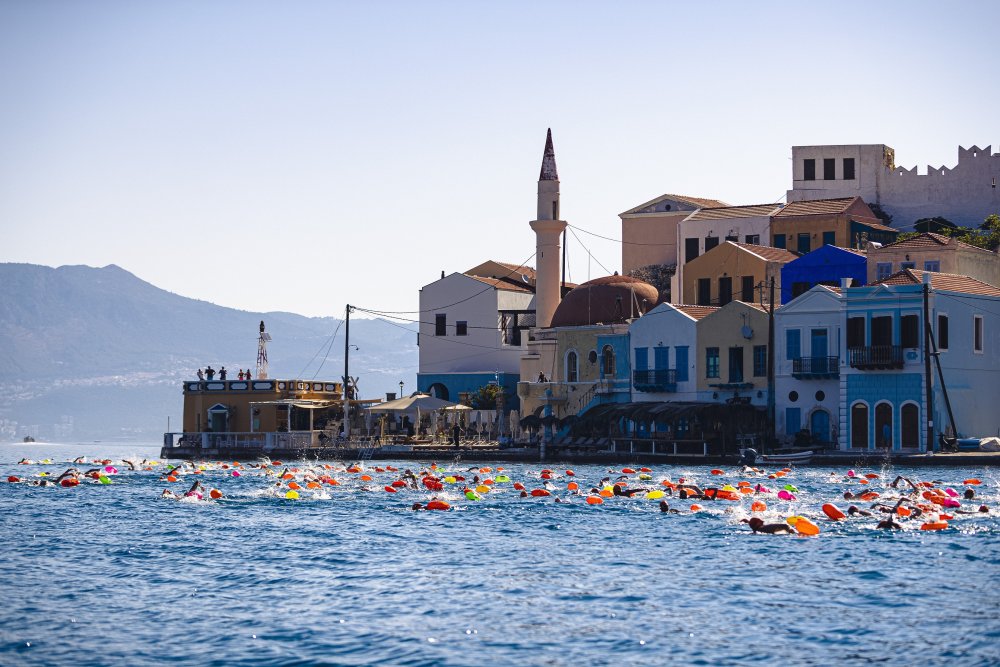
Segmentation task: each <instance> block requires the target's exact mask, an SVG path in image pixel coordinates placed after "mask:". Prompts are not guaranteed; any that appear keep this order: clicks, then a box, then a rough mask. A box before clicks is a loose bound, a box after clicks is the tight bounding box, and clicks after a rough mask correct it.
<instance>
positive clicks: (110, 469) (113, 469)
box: [104, 466, 118, 474]
mask: <svg viewBox="0 0 1000 667" xmlns="http://www.w3.org/2000/svg"><path fill="white" fill-rule="evenodd" d="M104 472H110V473H111V474H114V473H116V472H118V468H116V467H114V466H104Z"/></svg>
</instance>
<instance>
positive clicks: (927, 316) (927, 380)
mask: <svg viewBox="0 0 1000 667" xmlns="http://www.w3.org/2000/svg"><path fill="white" fill-rule="evenodd" d="M932 335H933V334H932V333H931V309H930V285H928V284H927V283H924V391H925V396H926V401H927V414H926V415H925V417H926V419H927V443H926V445H927V451H928V452H932V451H934V416H933V415H934V389H933V387H931V336H932ZM935 347H937V346H935Z"/></svg>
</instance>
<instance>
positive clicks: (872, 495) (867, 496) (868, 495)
mask: <svg viewBox="0 0 1000 667" xmlns="http://www.w3.org/2000/svg"><path fill="white" fill-rule="evenodd" d="M876 498H878V493H877V492H875V491H865V492H864V493H862V494H861V500H866V501H867V500H875V499H876Z"/></svg>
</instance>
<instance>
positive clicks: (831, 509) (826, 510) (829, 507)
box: [823, 503, 847, 521]
mask: <svg viewBox="0 0 1000 667" xmlns="http://www.w3.org/2000/svg"><path fill="white" fill-rule="evenodd" d="M823 514H825V515H827V516H828V517H829V518H830V519H831V520H832V521H840V520H841V519H843V518H846V517H847V515H846V514H844V513H843V512H841V511H840V508H839V507H837V506H836V505H834V504H833V503H826V504H825V505H823Z"/></svg>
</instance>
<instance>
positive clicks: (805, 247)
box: [796, 234, 812, 255]
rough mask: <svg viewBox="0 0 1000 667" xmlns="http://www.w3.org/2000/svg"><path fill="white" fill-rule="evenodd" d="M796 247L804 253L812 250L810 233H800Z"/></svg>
mask: <svg viewBox="0 0 1000 667" xmlns="http://www.w3.org/2000/svg"><path fill="white" fill-rule="evenodd" d="M796 249H797V250H798V251H799V252H800V253H802V254H803V255H804V254H806V253H807V252H809V251H810V250H812V241H811V239H810V237H809V234H799V237H798V243H797V244H796Z"/></svg>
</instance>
